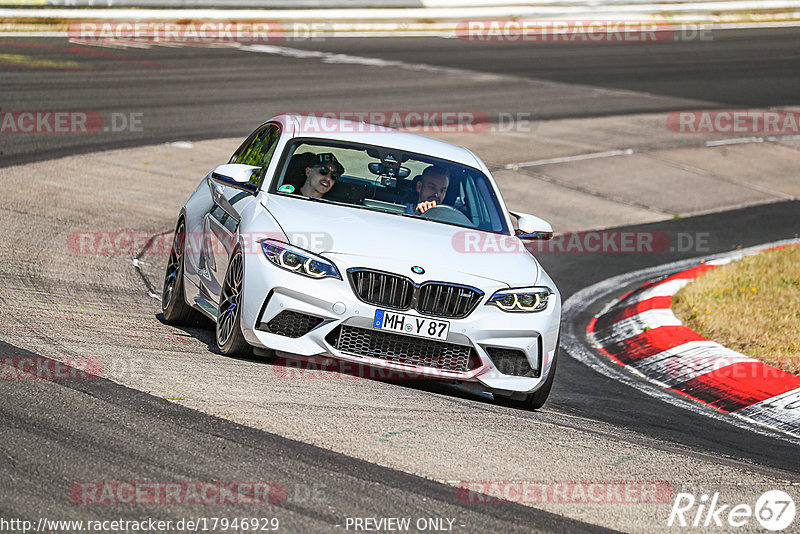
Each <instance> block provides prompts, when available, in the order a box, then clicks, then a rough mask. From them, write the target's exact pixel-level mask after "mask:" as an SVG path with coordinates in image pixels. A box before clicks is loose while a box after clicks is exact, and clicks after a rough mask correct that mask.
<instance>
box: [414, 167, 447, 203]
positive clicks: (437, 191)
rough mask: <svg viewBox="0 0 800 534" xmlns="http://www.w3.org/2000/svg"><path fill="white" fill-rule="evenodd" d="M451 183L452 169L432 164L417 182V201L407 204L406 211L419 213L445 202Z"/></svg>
mask: <svg viewBox="0 0 800 534" xmlns="http://www.w3.org/2000/svg"><path fill="white" fill-rule="evenodd" d="M448 185H450V169H448V168H446V167H440V166H437V165H431V166H430V167H428V168H426V169H425V170H424V171H422V175H421V177H420V180H419V182H417V202H416V203H410V204H406V213H409V214H416V215H419V214H421V213H425V212H426V211H428V210H429V209H431V208H432V207H434V206H436V205H439V204H441V203H442V202H444V197H445V194H446V193H447V186H448Z"/></svg>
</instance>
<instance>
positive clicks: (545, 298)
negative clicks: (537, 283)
mask: <svg viewBox="0 0 800 534" xmlns="http://www.w3.org/2000/svg"><path fill="white" fill-rule="evenodd" d="M552 294H553V290H552V289H550V288H549V287H544V286H541V287H521V288H517V289H501V290H500V291H497V292H495V294H494V295H492V296H491V298H490V299H489V300H488V302H487V303H486V304H493V305H495V306H497V307H498V308H500V309H501V310H503V311H506V312H540V311H543V310H545V309H547V303H548V302H549V300H550V295H552Z"/></svg>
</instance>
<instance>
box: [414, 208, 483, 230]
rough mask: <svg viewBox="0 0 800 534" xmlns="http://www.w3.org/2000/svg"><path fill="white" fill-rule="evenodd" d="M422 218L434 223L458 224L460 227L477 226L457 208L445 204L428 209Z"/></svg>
mask: <svg viewBox="0 0 800 534" xmlns="http://www.w3.org/2000/svg"><path fill="white" fill-rule="evenodd" d="M420 217H422V218H423V219H430V220H432V221H438V222H444V223H452V224H458V225H460V226H473V227H474V226H475V224H474V223H473V222H472V221H471V220H469V217H467V216H466V215H464V214H463V213H461V212H460V211H458V210H457V209H456V208H454V207H452V206H446V205H444V204H439V205H438V206H434V207H432V208H430V209H428V210H427V211H426V212H425V213H423V214H421V215H420Z"/></svg>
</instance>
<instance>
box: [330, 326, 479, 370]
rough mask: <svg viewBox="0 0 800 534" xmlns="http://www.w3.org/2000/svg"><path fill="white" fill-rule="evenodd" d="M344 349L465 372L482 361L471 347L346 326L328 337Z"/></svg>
mask: <svg viewBox="0 0 800 534" xmlns="http://www.w3.org/2000/svg"><path fill="white" fill-rule="evenodd" d="M325 340H326V341H327V342H328V343H330V344H331V345H332V346H334V347H335V348H337V349H338V350H340V351H342V352H346V353H348V354H354V355H356V356H368V357H371V358H380V359H381V360H386V361H389V362H394V363H401V364H406V365H421V366H423V367H432V368H434V369H440V370H442V371H454V372H464V371H469V370H470V369H473V368H474V367H476V366H477V365H478V364H479V360H478V356H477V353H476V352H475V349H473V348H472V347H467V346H464V345H454V344H452V343H445V342H443V341H434V340H431V339H422V338H415V337H411V336H404V335H400V334H392V333H390V332H381V331H378V330H370V329H367V328H356V327H353V326H348V325H343V326H339V327H337V328H335V329H334V330H332V331H331V333H330V334H328V336H327V337H326V338H325Z"/></svg>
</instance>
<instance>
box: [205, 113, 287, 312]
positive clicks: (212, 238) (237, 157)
mask: <svg viewBox="0 0 800 534" xmlns="http://www.w3.org/2000/svg"><path fill="white" fill-rule="evenodd" d="M279 138H280V127H279V126H278V125H277V124H273V123H267V124H264V125H262V126H261V127H259V128H258V129H257V130H256V131H255V132H253V134H251V135H250V137H248V138H247V140H246V141H245V142H244V143H242V146H240V147H239V148H238V149H237V150H236V152H234V154H233V156H231V159H230V161H229V163H242V164H245V165H253V166H256V167H261V170H260V171H258V172H256V173H254V174H253V177H252V178H251V182H252V183H253V184H259V183H260V182H261V180H262V178H263V175H264V173H265V172H266V169H267V167H268V166H269V162H270V160H271V159H272V156H273V154H274V153H275V148H276V147H277V146H278V139H279ZM209 185H210V187H211V196H212V198H213V201H214V202H213V205H212V207H211V210H210V211H209V212H208V213H206V215H205V217H204V220H203V254H202V258H201V272H202V273H203V275H202V276H201V283H202V284H203V289H204V291H205V292H206V294H207V295H208V296H209V297H211V298H212V299H213V300H214V301H215V302H219V295H220V293H221V292H222V283H223V282H224V280H225V273H226V272H227V270H228V262H229V259H230V256H231V254H232V253H233V249H234V248H235V246H236V243H237V242H238V238H239V222H240V220H241V215H240V209H241V208H242V207H243V205H245V204H246V203H247V202H246V201H247V200H248V199H250V200H252V199H253V196H252V195H251V194H249V193H246V192H244V191H241V190H240V189H235V188H233V187H229V186H226V185H222V184H220V183H218V182H214V181H211V180H210V179H209Z"/></svg>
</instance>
